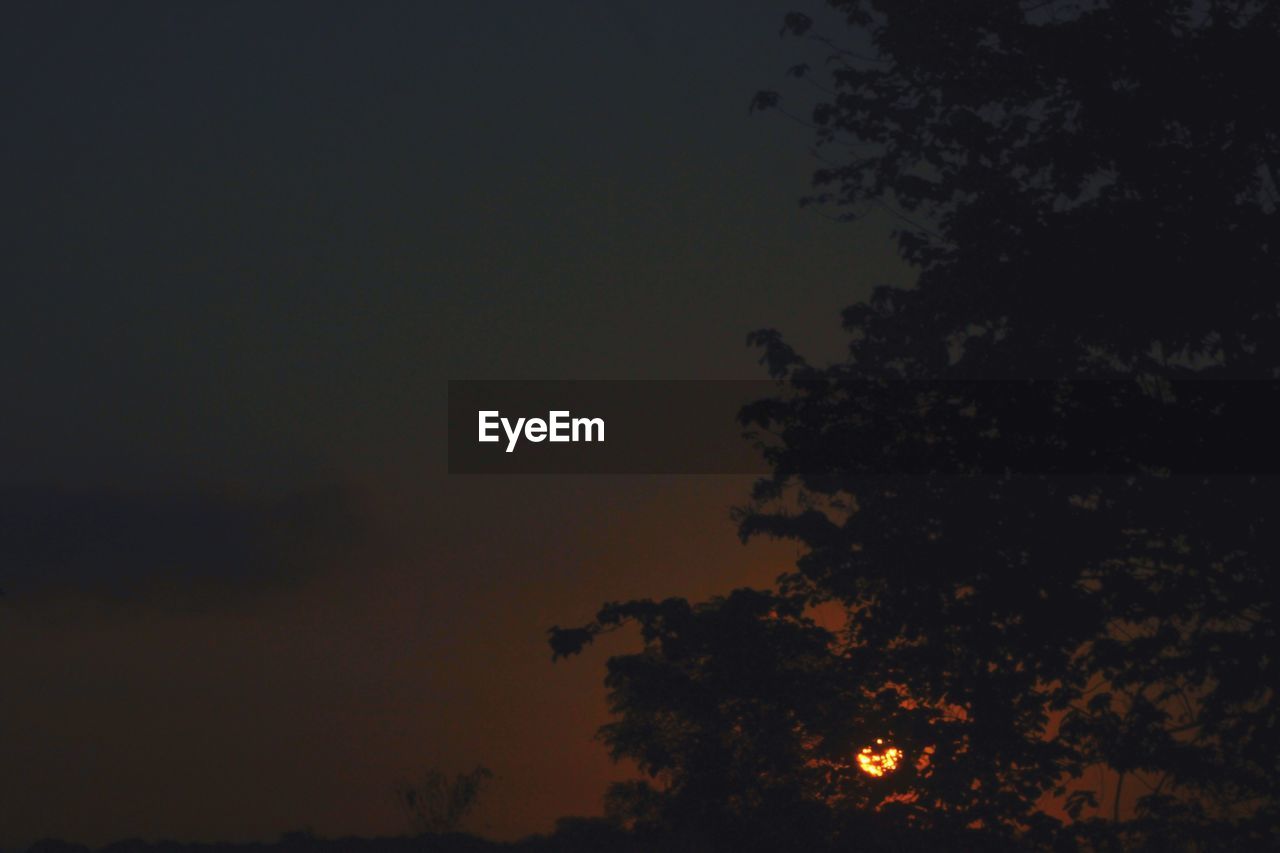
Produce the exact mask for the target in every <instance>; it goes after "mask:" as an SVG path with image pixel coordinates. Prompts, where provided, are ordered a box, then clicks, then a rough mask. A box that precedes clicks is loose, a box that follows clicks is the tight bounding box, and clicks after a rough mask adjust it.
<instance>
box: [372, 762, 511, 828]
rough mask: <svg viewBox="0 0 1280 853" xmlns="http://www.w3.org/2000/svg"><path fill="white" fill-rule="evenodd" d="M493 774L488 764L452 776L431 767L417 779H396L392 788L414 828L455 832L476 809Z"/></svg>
mask: <svg viewBox="0 0 1280 853" xmlns="http://www.w3.org/2000/svg"><path fill="white" fill-rule="evenodd" d="M492 778H493V772H492V771H491V770H489V768H487V767H480V766H477V767H476V768H475V769H474V770H471V771H470V772H459V773H457V774H455V775H454V776H453V778H452V779H451V778H449V776H448V774H446V773H445V772H444V771H442V770H439V769H438V768H435V767H433V768H431V769H429V770H428V771H427V772H426V773H425V774H423V776H422V778H421V779H420V780H418V781H417V782H413V781H408V780H405V781H401V782H399V783H398V784H397V785H396V788H395V797H396V802H397V803H399V805H400V807H401V808H402V809H404V812H405V814H406V815H407V816H408V818H409V823H410V825H411V826H412V827H413V829H414V831H416V832H419V833H432V834H440V833H446V832H456V831H457V830H458V829H459V827H461V825H462V822H463V821H464V820H465V819H466V817H467V816H468V815H469V814H471V813H472V812H473V811H474V810H475V807H476V805H477V803H478V802H479V800H480V794H481V792H482V791H483V789H484V786H485V784H486V783H487V782H488V781H489V780H490V779H492Z"/></svg>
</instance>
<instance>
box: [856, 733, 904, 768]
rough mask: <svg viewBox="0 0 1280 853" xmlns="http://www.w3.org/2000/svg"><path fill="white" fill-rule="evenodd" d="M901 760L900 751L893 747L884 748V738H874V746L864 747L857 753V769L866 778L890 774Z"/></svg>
mask: <svg viewBox="0 0 1280 853" xmlns="http://www.w3.org/2000/svg"><path fill="white" fill-rule="evenodd" d="M901 760H902V750H900V749H898V748H897V747H895V746H891V747H889V748H887V749H886V748H885V747H884V738H876V744H875V746H864V747H863V748H862V751H861V752H859V753H858V769H860V770H861V771H862V772H863V773H866V774H867V775H868V776H883V775H885V774H886V773H890V772H892V771H893V770H895V769H896V768H897V766H898V762H899V761H901Z"/></svg>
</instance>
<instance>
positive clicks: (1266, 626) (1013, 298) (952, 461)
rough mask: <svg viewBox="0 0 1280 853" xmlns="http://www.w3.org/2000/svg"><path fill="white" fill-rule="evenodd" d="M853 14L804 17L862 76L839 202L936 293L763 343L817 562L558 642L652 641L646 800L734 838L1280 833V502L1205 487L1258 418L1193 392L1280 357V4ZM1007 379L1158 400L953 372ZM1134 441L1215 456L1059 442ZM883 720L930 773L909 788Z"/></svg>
mask: <svg viewBox="0 0 1280 853" xmlns="http://www.w3.org/2000/svg"><path fill="white" fill-rule="evenodd" d="M830 5H831V6H832V7H833V8H834V9H835V10H836V11H837V12H839V13H840V14H841V15H842V16H843V18H844V20H845V21H847V22H848V24H850V25H851V27H852V29H853V31H854V33H853V36H852V37H855V38H856V37H858V36H859V35H860V36H861V38H862V40H864V41H865V42H867V44H868V45H869V48H868V49H867V50H865V51H863V50H860V49H859V50H855V49H850V48H845V47H842V46H839V45H838V44H837V40H836V39H834V38H833V37H831V36H829V35H826V34H822V35H816V36H815V35H813V21H812V20H811V19H810V18H808V17H806V16H803V15H799V14H793V15H790V16H788V18H787V22H786V29H788V30H789V31H791V32H793V33H795V34H798V35H801V36H805V37H806V38H812V39H814V40H815V41H816V43H818V44H820V45H821V46H822V47H823V49H824V50H825V51H827V52H828V53H827V55H826V56H825V57H824V61H823V62H822V63H821V64H820V67H821V68H822V69H824V70H823V71H822V73H821V74H815V72H814V71H813V70H812V67H811V66H808V65H806V66H799V67H797V69H795V72H794V73H795V74H796V75H797V76H801V77H814V78H820V79H815V82H816V83H817V90H818V91H820V92H823V93H824V94H823V95H822V98H821V100H820V101H819V102H818V103H817V104H816V105H814V106H813V107H812V109H811V111H810V114H811V119H810V120H809V121H810V122H811V124H812V125H813V126H814V128H815V134H816V138H817V139H816V141H817V143H818V146H819V150H820V151H821V153H822V156H823V157H824V158H825V164H824V166H823V168H821V169H820V170H819V171H818V172H817V174H816V176H815V193H814V195H813V196H811V198H810V199H809V201H811V202H816V203H823V204H829V205H834V206H835V207H836V209H837V210H838V211H839V212H840V213H841V215H844V216H847V217H849V218H857V217H858V216H860V215H862V214H864V213H865V212H867V211H868V210H869V209H871V208H872V207H877V206H879V207H884V208H887V209H889V210H891V211H892V212H893V214H894V215H895V216H896V217H897V218H898V219H899V221H900V222H901V223H902V225H901V228H900V230H899V231H898V232H897V240H898V245H899V248H900V251H901V254H902V255H903V257H904V258H906V259H907V260H908V261H910V262H911V263H913V264H915V265H916V267H917V268H918V271H919V279H918V283H917V285H916V286H915V287H914V288H911V289H906V290H903V289H893V288H879V289H877V290H876V291H875V293H874V295H873V296H872V298H871V299H870V300H869V301H868V302H867V303H865V304H860V305H855V306H853V307H851V308H849V309H848V310H847V311H846V312H845V316H844V323H845V328H846V329H847V331H848V332H849V334H850V338H851V342H850V350H849V357H848V359H847V360H846V361H844V362H842V363H838V364H834V365H830V366H826V367H815V366H811V365H809V364H808V363H807V362H806V361H805V360H804V359H803V358H802V357H801V356H800V355H799V354H798V353H797V352H796V351H795V350H794V349H793V348H791V347H790V346H789V345H788V344H787V343H786V342H785V341H784V340H783V339H782V338H781V336H779V335H778V334H777V333H776V332H773V331H771V330H764V331H761V332H757V333H755V334H753V335H752V336H751V338H750V341H751V342H752V343H753V344H755V345H757V346H759V347H761V349H762V353H763V355H762V362H763V363H765V364H766V365H767V367H768V369H769V371H770V373H771V374H772V375H773V376H774V377H775V378H776V379H778V381H779V392H778V395H777V396H776V397H775V398H773V399H770V400H763V401H758V402H756V403H753V404H751V405H748V406H747V407H746V408H744V410H743V412H742V419H743V422H744V424H746V425H748V426H749V427H751V428H752V429H754V430H755V431H756V432H757V434H758V435H759V436H760V438H761V446H762V450H763V452H764V453H765V454H766V456H767V458H768V460H769V462H770V464H771V467H772V470H773V474H772V476H771V477H769V478H767V479H765V480H763V481H761V482H759V483H758V484H757V485H756V487H755V489H754V492H753V494H752V497H751V502H750V503H749V504H748V505H747V506H745V507H743V508H741V509H740V510H739V511H738V519H739V522H740V532H741V534H742V536H743V537H744V538H749V537H751V536H756V535H766V536H773V537H780V538H783V539H788V540H792V541H794V542H796V543H798V544H799V545H801V546H802V556H801V557H800V558H799V560H798V561H797V565H796V567H795V570H794V571H792V572H790V573H788V574H786V575H784V576H783V577H782V578H780V579H779V583H778V585H777V587H776V588H775V589H772V590H767V591H759V590H756V591H752V590H738V591H735V592H732V593H730V594H728V595H726V596H723V597H719V598H715V599H713V600H711V601H708V602H705V603H702V604H690V603H688V602H685V601H682V600H678V599H677V600H667V601H662V602H653V601H633V602H627V603H621V604H610V605H607V606H605V607H604V608H603V609H602V610H601V611H600V612H599V614H597V616H596V619H595V620H594V621H593V622H592V623H590V624H588V625H586V626H582V627H579V628H573V629H559V628H556V629H552V632H551V642H552V649H553V653H554V655H555V656H557V657H558V656H564V655H567V654H572V653H575V652H577V651H579V650H581V649H582V648H583V646H585V645H586V644H587V643H589V642H590V641H591V639H592V638H593V637H594V636H595V635H596V634H598V633H600V632H602V631H607V630H613V629H615V628H618V627H620V626H622V625H627V624H631V625H637V626H639V629H640V632H641V636H642V638H643V640H644V647H643V650H642V651H641V652H639V653H637V654H633V655H622V656H618V657H615V658H613V659H611V660H610V661H609V665H608V676H607V681H606V683H607V686H608V688H609V690H610V701H611V708H612V711H613V714H614V721H613V722H612V723H610V724H609V725H607V726H606V727H605V728H604V729H603V730H602V732H601V736H602V737H603V739H604V740H605V741H606V743H607V744H608V745H609V747H610V748H611V750H612V752H613V754H614V755H615V756H616V757H619V758H629V759H633V760H635V761H637V762H638V763H639V765H640V767H641V768H642V770H644V771H645V772H647V773H648V774H649V775H650V776H651V777H653V779H654V780H656V784H654V785H653V786H652V787H650V788H647V789H641V788H638V787H636V786H635V785H631V786H629V787H626V788H620V789H618V791H617V792H616V794H615V798H614V800H615V803H616V804H618V807H619V808H620V809H623V810H625V809H626V808H627V807H628V804H630V807H631V808H632V809H633V811H632V818H633V820H634V821H635V822H637V823H638V824H641V825H650V826H663V827H668V828H670V827H697V828H699V829H700V830H701V831H703V832H704V833H705V835H706V837H707V839H708V843H709V846H710V845H720V846H723V847H725V848H726V849H748V848H752V849H786V848H794V849H821V848H822V847H824V846H828V845H847V844H850V843H852V842H853V840H855V839H856V840H857V841H858V842H859V843H861V844H864V845H867V844H872V845H874V844H876V843H884V844H886V845H894V844H897V843H898V841H897V840H895V838H896V836H895V833H901V832H907V833H909V834H908V835H907V836H905V837H904V838H905V839H906V840H903V841H902V843H903V844H911V845H913V846H917V847H928V848H930V849H964V850H970V849H979V848H980V847H982V846H994V847H998V846H1000V845H1005V844H1008V845H1016V846H1022V847H1037V848H1050V847H1052V848H1055V849H1076V848H1079V849H1156V850H1171V849H1259V848H1267V847H1276V846H1280V813H1278V812H1277V805H1276V797H1275V793H1276V792H1275V781H1274V780H1275V779H1276V778H1277V774H1278V773H1280V721H1278V720H1277V714H1276V691H1277V687H1280V685H1278V684H1277V674H1276V667H1275V660H1274V655H1273V654H1272V653H1271V652H1269V651H1265V650H1267V649H1269V648H1271V647H1272V646H1273V645H1274V644H1275V635H1276V628H1275V600H1276V586H1277V581H1276V573H1275V571H1274V566H1275V564H1276V561H1277V557H1280V544H1278V543H1277V538H1276V534H1275V529H1276V525H1275V519H1274V516H1273V513H1274V510H1273V509H1272V508H1273V507H1277V506H1280V494H1278V493H1277V492H1278V489H1277V483H1276V480H1275V479H1274V478H1272V477H1265V476H1256V475H1252V474H1249V473H1244V474H1240V475H1238V476H1230V477H1227V476H1213V475H1208V474H1204V473H1197V474H1195V475H1189V474H1179V473H1178V471H1179V468H1180V466H1181V464H1182V462H1183V461H1184V458H1183V456H1182V455H1181V454H1183V453H1184V448H1183V447H1182V446H1181V444H1182V443H1183V442H1182V439H1184V438H1185V437H1186V436H1188V435H1193V434H1194V432H1195V429H1196V427H1195V426H1194V424H1196V423H1205V424H1208V423H1211V422H1212V421H1213V420H1214V419H1215V418H1216V419H1217V420H1218V421H1220V422H1221V423H1220V424H1218V425H1217V427H1218V429H1217V431H1216V432H1215V434H1216V435H1222V434H1224V431H1223V430H1222V429H1221V427H1222V426H1223V425H1225V426H1226V427H1229V428H1232V427H1235V426H1243V425H1242V424H1239V423H1238V422H1237V421H1236V420H1233V417H1234V416H1233V414H1232V412H1231V411H1230V410H1221V409H1218V408H1215V407H1214V406H1213V405H1211V404H1210V400H1211V398H1212V397H1213V394H1212V393H1211V392H1205V393H1203V394H1202V393H1201V392H1198V391H1196V390H1195V386H1189V385H1186V384H1184V385H1180V386H1178V389H1179V390H1178V393H1179V394H1180V395H1181V401H1180V402H1179V403H1178V404H1177V405H1172V404H1170V399H1169V398H1170V397H1171V396H1174V395H1171V394H1170V393H1169V389H1170V388H1171V387H1173V386H1171V385H1169V383H1170V382H1178V381H1181V380H1184V379H1187V378H1195V379H1197V380H1200V379H1229V378H1230V379H1242V378H1249V379H1257V378H1272V377H1275V376H1277V375H1280V317H1278V315H1277V312H1278V311H1280V294H1278V293H1277V287H1276V283H1277V282H1280V275H1277V273H1280V269H1277V255H1276V252H1275V247H1274V241H1275V237H1276V234H1277V231H1276V227H1275V225H1276V217H1275V215H1276V198H1277V197H1276V192H1277V189H1276V184H1275V179H1274V174H1273V162H1272V161H1274V160H1275V158H1276V155H1277V153H1278V152H1280V114H1278V113H1277V108H1276V106H1275V100H1274V99H1273V98H1269V97H1268V96H1267V95H1266V94H1265V93H1264V92H1263V91H1262V87H1264V86H1265V85H1266V84H1265V80H1267V79H1271V78H1272V77H1274V74H1268V73H1266V72H1267V71H1268V70H1274V66H1275V65H1276V64H1277V62H1278V61H1280V10H1277V8H1276V7H1275V6H1274V5H1273V4H1260V3H1251V2H1189V0H1188V1H1187V2H1182V0H1174V2H1160V3H1155V2H1136V1H1135V2H1102V1H1101V0H1099V2H1079V3H1074V2H1072V3H1069V2H1055V0H1048V2H1035V3H1032V2H1014V1H1013V0H992V1H991V2H983V3H943V2H938V0H932V2H929V0H907V2H887V0H833V2H831V3H830ZM787 104H789V100H788V99H784V98H783V97H782V96H780V95H779V94H778V93H774V92H766V93H761V94H760V95H759V96H757V99H756V102H755V105H756V106H757V107H761V108H776V109H783V108H787ZM791 114H792V115H798V114H796V113H794V112H792V113H791ZM990 377H1006V378H1007V377H1014V378H1024V379H1028V380H1041V381H1040V382H1032V383H1029V384H1028V388H1030V389H1031V391H1030V393H1032V394H1033V395H1048V396H1052V395H1055V394H1060V393H1062V386H1061V385H1060V384H1058V383H1054V382H1046V381H1043V380H1056V379H1064V378H1066V379H1073V380H1081V379H1096V378H1108V379H1110V380H1112V382H1111V383H1110V384H1108V385H1107V386H1105V387H1108V388H1122V389H1127V390H1126V391H1125V393H1123V394H1120V395H1114V394H1092V395H1090V394H1087V393H1085V394H1081V393H1077V392H1075V391H1071V390H1070V389H1069V390H1068V392H1067V393H1066V396H1065V397H1064V398H1063V399H1062V400H1061V401H1060V402H1061V404H1062V405H1061V407H1060V408H1059V410H1058V411H1059V413H1060V414H1061V417H1056V418H1049V419H1045V418H1039V419H1028V418H1026V417H1024V416H1023V415H1024V414H1025V413H1023V412H1020V411H1018V410H1017V408H1016V407H1011V406H1009V405H1007V404H1005V402H1006V401H1002V400H1001V399H1000V398H999V397H997V396H995V395H993V394H992V393H990V391H989V390H984V388H983V386H982V383H968V384H964V383H960V384H956V383H949V384H948V383H944V382H942V381H943V380H946V381H950V380H959V379H975V378H990ZM908 381H912V382H919V383H921V384H918V385H912V384H909V383H908ZM1089 387H1098V386H1089ZM886 389H888V390H889V391H890V392H891V393H884V392H885V391H886ZM904 389H905V390H904ZM904 395H905V401H906V402H907V403H909V404H910V405H904ZM1139 418H1140V419H1141V421H1138V420H1137V419H1139ZM1188 418H1192V420H1191V421H1188V420H1187V419H1188ZM1195 418H1202V419H1204V420H1203V421H1196V420H1195ZM1188 424H1191V425H1192V426H1190V427H1189V425H1188ZM1112 433H1114V434H1125V435H1136V436H1141V435H1148V436H1154V437H1157V438H1159V437H1167V436H1178V437H1179V440H1177V441H1168V440H1166V441H1156V442H1154V443H1150V444H1148V443H1144V442H1133V443H1130V444H1128V445H1125V446H1122V447H1121V448H1120V449H1119V451H1118V452H1119V453H1120V454H1121V455H1122V456H1123V457H1124V458H1125V459H1126V460H1127V461H1128V462H1129V463H1130V469H1129V470H1130V471H1131V472H1132V473H1126V474H1107V475H1103V474H1096V475H1091V474H1089V473H1088V471H1087V469H1083V470H1084V473H1082V474H1079V475H1077V476H1066V475H1063V474H1061V473H1054V474H1050V473H1045V472H1044V470H1043V469H1038V468H1037V466H1036V465H1035V464H1034V461H1035V460H1036V459H1037V458H1039V457H1043V458H1046V459H1047V458H1049V457H1050V456H1051V455H1053V454H1060V453H1061V452H1062V450H1063V448H1068V449H1070V448H1073V447H1082V448H1083V447H1086V446H1088V445H1087V443H1088V442H1090V441H1094V442H1096V441H1097V440H1099V437H1100V438H1101V439H1102V440H1104V441H1105V439H1106V437H1107V436H1108V435H1109V434H1112ZM1010 442H1014V443H1019V444H1020V445H1021V456H1020V457H1019V458H1020V459H1021V460H1022V461H1023V463H1024V464H1023V467H1021V468H1020V469H1017V470H1010V471H1007V472H1005V473H992V472H993V471H999V470H1000V468H999V466H998V465H992V464H991V461H992V454H997V455H998V454H1000V453H1002V452H1005V451H1007V445H1008V444H1009V443H1010ZM1086 455H1087V454H1086ZM1028 460H1030V463H1029V464H1028ZM886 462H887V463H888V464H886ZM966 466H967V467H968V468H969V469H971V470H970V471H969V473H968V474H967V475H966V474H964V473H963V472H964V469H965V468H966ZM895 467H896V468H897V469H898V470H909V471H911V472H912V473H911V475H910V476H905V475H902V476H883V475H878V474H876V473H874V472H877V471H884V470H888V469H894V468H895ZM957 470H959V471H961V475H959V476H957V474H956V472H957ZM819 614H821V615H822V616H823V618H822V619H821V624H819V620H818V619H817V616H818V615H819ZM833 614H836V615H837V616H838V619H835V621H834V622H833V621H832V620H833ZM828 624H835V626H836V627H831V628H828V627H822V625H828ZM877 738H879V739H882V740H886V741H888V742H890V743H892V744H894V745H895V746H896V747H897V748H900V749H901V750H902V751H903V754H904V757H905V758H904V760H903V761H902V762H901V763H900V764H899V767H898V768H897V769H896V770H895V771H893V772H892V773H886V774H884V775H883V776H879V777H874V776H870V775H869V774H866V773H862V772H860V771H859V770H858V768H857V766H856V761H855V760H854V757H855V755H856V753H857V752H858V750H859V749H861V748H862V747H864V746H866V745H868V744H871V743H874V742H875V740H876V739H877ZM1099 779H1101V780H1102V781H1101V783H1100V782H1099V781H1098V780H1099ZM1103 785H1105V786H1106V790H1105V792H1104V790H1103ZM1104 793H1105V794H1106V801H1105V802H1104V800H1103V794H1104Z"/></svg>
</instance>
